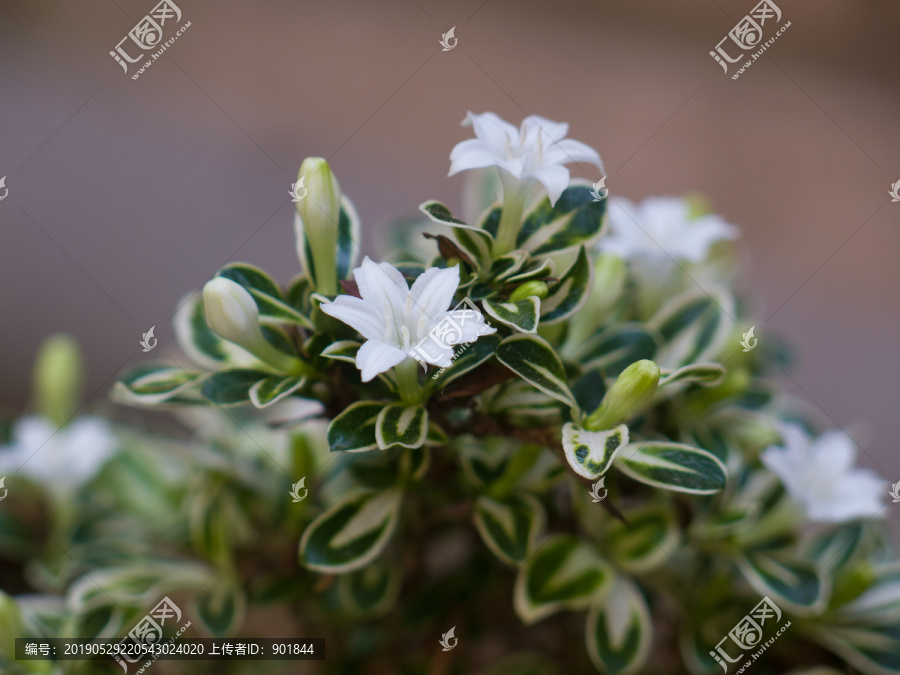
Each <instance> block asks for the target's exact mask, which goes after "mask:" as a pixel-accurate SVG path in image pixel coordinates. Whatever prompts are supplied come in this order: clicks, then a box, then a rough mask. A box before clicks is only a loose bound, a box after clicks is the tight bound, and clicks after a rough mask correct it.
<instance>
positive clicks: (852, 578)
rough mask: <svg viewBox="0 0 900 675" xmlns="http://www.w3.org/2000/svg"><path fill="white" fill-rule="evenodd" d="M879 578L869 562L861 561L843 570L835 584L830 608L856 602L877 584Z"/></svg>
mask: <svg viewBox="0 0 900 675" xmlns="http://www.w3.org/2000/svg"><path fill="white" fill-rule="evenodd" d="M876 580H877V577H876V576H875V572H874V571H873V570H872V566H871V565H870V564H869V562H868V561H865V560H861V561H859V562H857V563H855V564H853V565H851V566H849V567H847V568H845V569H843V570H841V572H840V574H839V575H838V577H837V579H835V582H834V590H833V591H832V594H831V602H830V603H829V607H840V606H841V605H846V604H847V603H848V602H852V601H853V600H856V598H858V597H859V596H860V595H862V594H863V593H865V592H866V591H867V590H868V589H869V587H870V586H871V585H872V584H873V583H875V581H876Z"/></svg>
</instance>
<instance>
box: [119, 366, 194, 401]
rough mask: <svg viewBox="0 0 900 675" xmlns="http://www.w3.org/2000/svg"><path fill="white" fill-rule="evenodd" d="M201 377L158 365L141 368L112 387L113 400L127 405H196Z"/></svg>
mask: <svg viewBox="0 0 900 675" xmlns="http://www.w3.org/2000/svg"><path fill="white" fill-rule="evenodd" d="M202 376H203V374H202V373H200V372H197V371H186V370H184V369H182V368H177V367H176V368H172V367H170V366H164V365H160V364H142V365H140V366H138V367H137V368H134V369H132V370H131V371H130V372H129V373H128V374H127V375H126V376H125V377H123V378H122V379H121V380H120V381H119V382H116V383H115V385H114V386H113V394H112V395H113V399H114V400H116V401H118V402H120V403H125V404H128V405H147V406H152V405H158V404H160V403H165V402H167V401H169V402H172V403H187V402H189V401H195V402H197V403H200V402H202V401H203V397H202V396H201V395H200V386H199V383H200V381H201V380H200V378H201V377H202Z"/></svg>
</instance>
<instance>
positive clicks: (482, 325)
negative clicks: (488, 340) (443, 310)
mask: <svg viewBox="0 0 900 675" xmlns="http://www.w3.org/2000/svg"><path fill="white" fill-rule="evenodd" d="M447 316H449V317H450V318H451V319H452V320H453V321H454V322H455V323H456V325H457V326H459V328H460V331H459V338H458V339H457V340H456V341H455V342H452V343H451V344H456V345H459V344H463V343H464V342H472V341H473V340H477V339H478V338H479V337H481V336H482V335H491V334H493V333H496V332H497V329H496V328H494V327H492V326H489V325H488V324H487V322H486V321H485V320H484V315H483V314H482V313H481V312H476V311H475V310H473V309H470V308H468V307H467V308H464V309H455V310H453V311H452V312H447Z"/></svg>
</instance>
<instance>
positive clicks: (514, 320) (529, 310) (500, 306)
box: [482, 295, 541, 333]
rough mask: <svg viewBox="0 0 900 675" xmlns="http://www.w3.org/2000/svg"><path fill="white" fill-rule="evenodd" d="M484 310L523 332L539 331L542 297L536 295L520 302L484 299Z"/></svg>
mask: <svg viewBox="0 0 900 675" xmlns="http://www.w3.org/2000/svg"><path fill="white" fill-rule="evenodd" d="M482 305H483V306H484V311H485V312H487V313H488V314H489V315H490V316H491V317H493V318H494V319H496V320H497V321H499V322H500V323H502V324H504V325H506V326H509V327H510V328H515V329H516V330H518V331H521V332H523V333H534V332H535V331H537V327H538V320H539V319H540V315H541V299H540V298H539V297H537V296H536V295H532V296H529V297H527V298H525V299H524V300H519V301H518V302H494V301H491V300H483V301H482Z"/></svg>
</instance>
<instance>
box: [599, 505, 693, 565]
mask: <svg viewBox="0 0 900 675" xmlns="http://www.w3.org/2000/svg"><path fill="white" fill-rule="evenodd" d="M680 541H681V534H680V532H679V530H678V523H677V522H676V520H675V514H674V512H673V511H672V509H671V508H669V507H667V506H664V505H662V504H655V503H654V504H650V505H647V506H643V507H640V508H638V509H631V510H629V511H628V524H627V525H626V524H625V523H623V522H622V521H620V520H610V521H609V523H608V526H607V531H606V533H605V537H604V543H605V546H604V548H603V550H604V551H608V552H609V557H610V559H611V560H612V561H613V562H614V563H615V564H616V566H617V567H619V568H621V569H623V570H625V571H626V572H631V573H632V574H646V573H648V572H652V571H653V570H656V569H658V568H660V567H662V566H663V565H665V564H666V563H669V562H671V560H672V555H673V554H674V553H675V549H676V548H677V547H678V544H679V542H680Z"/></svg>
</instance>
